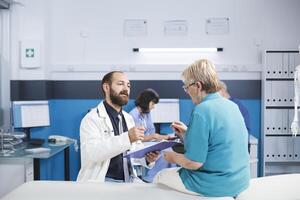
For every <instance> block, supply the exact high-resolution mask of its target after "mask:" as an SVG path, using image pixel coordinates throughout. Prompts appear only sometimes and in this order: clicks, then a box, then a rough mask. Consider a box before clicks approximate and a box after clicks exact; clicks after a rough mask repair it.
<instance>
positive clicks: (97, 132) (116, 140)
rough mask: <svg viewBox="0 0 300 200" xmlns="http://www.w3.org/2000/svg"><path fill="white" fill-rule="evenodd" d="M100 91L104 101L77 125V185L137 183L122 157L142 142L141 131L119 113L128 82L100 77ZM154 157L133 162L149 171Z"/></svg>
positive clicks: (122, 77) (118, 74)
mask: <svg viewBox="0 0 300 200" xmlns="http://www.w3.org/2000/svg"><path fill="white" fill-rule="evenodd" d="M101 87H102V91H103V94H104V101H103V102H101V103H100V104H99V105H98V106H97V107H96V108H93V109H92V110H91V111H90V112H89V113H87V114H86V116H85V117H84V118H83V119H82V121H81V125H80V144H81V169H80V171H79V174H78V177H77V181H100V182H104V181H109V182H136V181H139V179H138V178H136V173H135V170H134V168H133V167H132V163H131V162H130V160H127V159H126V158H124V157H123V155H124V154H125V153H126V151H127V150H130V149H132V148H134V147H135V146H136V145H137V143H139V141H141V140H143V139H144V131H145V130H144V128H143V127H135V124H134V120H133V118H132V117H131V116H130V115H129V114H128V113H126V112H125V111H123V110H122V106H124V105H126V104H127V103H128V96H129V93H130V82H129V80H128V78H127V76H126V74H124V73H123V72H121V71H113V72H109V73H108V74H106V75H105V76H104V77H103V79H102V83H101ZM158 155H159V153H158V152H151V153H149V154H147V155H146V157H145V158H142V159H139V160H138V161H137V160H135V162H138V163H139V164H140V165H143V166H146V167H148V168H151V167H153V165H154V161H155V160H156V159H157V157H158ZM135 164H136V163H135Z"/></svg>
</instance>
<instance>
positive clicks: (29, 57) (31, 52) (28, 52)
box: [20, 40, 41, 69]
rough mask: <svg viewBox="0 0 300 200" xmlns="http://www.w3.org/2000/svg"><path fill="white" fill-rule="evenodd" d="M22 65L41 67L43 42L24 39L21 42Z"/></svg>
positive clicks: (29, 67)
mask: <svg viewBox="0 0 300 200" xmlns="http://www.w3.org/2000/svg"><path fill="white" fill-rule="evenodd" d="M20 51H21V53H20V56H21V57H20V59H21V60H20V67H21V68H27V69H34V68H40V67H41V52H40V51H41V42H40V41H37V40H22V41H21V42H20Z"/></svg>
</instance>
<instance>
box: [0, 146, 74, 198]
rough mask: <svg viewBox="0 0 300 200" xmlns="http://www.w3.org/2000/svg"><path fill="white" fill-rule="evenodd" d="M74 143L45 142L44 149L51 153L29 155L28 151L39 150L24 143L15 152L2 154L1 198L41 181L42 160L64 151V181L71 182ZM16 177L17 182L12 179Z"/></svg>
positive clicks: (0, 167)
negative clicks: (71, 150)
mask: <svg viewBox="0 0 300 200" xmlns="http://www.w3.org/2000/svg"><path fill="white" fill-rule="evenodd" d="M73 143H74V142H72V141H67V142H64V143H57V144H55V143H53V144H51V143H48V142H45V143H44V144H43V145H42V146H39V147H43V148H49V149H50V152H49V153H34V154H33V153H29V152H27V151H26V149H30V148H37V146H32V145H30V144H28V143H25V142H24V143H22V144H21V145H19V146H18V147H17V148H16V150H15V151H13V152H6V153H4V154H3V153H2V154H0V174H1V179H0V197H1V196H2V195H3V194H5V193H7V192H9V191H11V190H12V189H14V188H15V187H17V186H19V185H20V184H22V183H24V182H27V181H32V180H39V179H40V160H41V159H49V158H51V157H53V156H55V155H57V154H58V153H60V152H62V151H64V179H65V180H67V181H69V180H70V162H69V159H70V158H69V156H70V155H69V154H70V149H69V148H70V146H71V145H72V144H73ZM11 177H16V179H17V180H16V181H15V180H14V179H11Z"/></svg>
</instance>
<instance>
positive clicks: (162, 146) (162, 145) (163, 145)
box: [124, 141, 181, 158]
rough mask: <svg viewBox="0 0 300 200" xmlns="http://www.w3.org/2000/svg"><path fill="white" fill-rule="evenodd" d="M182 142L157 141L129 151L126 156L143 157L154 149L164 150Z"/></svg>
mask: <svg viewBox="0 0 300 200" xmlns="http://www.w3.org/2000/svg"><path fill="white" fill-rule="evenodd" d="M178 144H181V143H179V142H175V141H161V142H157V143H154V144H151V145H148V146H145V147H143V148H140V149H137V150H133V151H129V152H127V154H126V155H125V156H124V157H126V158H143V157H144V156H145V155H146V154H147V153H150V152H154V151H162V150H164V149H167V148H169V147H172V146H175V145H178Z"/></svg>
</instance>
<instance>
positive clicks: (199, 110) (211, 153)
mask: <svg viewBox="0 0 300 200" xmlns="http://www.w3.org/2000/svg"><path fill="white" fill-rule="evenodd" d="M182 78H183V82H184V86H183V89H184V90H185V91H186V93H187V94H188V95H189V96H190V97H191V99H192V102H193V103H194V104H195V108H194V109H193V112H192V115H191V117H190V122H189V125H188V127H186V126H185V125H184V124H183V123H182V122H173V123H172V127H173V129H174V130H175V131H176V132H177V134H179V135H181V136H182V137H183V138H184V146H185V153H184V154H179V153H176V152H171V151H170V152H165V153H164V158H165V159H166V160H167V161H168V162H170V163H176V164H178V165H179V166H180V167H179V168H171V169H164V170H162V171H161V172H160V173H159V174H158V175H157V176H156V177H155V180H154V182H155V183H158V184H164V185H166V186H169V187H171V188H173V189H175V190H178V191H181V192H184V193H188V194H194V195H201V196H214V197H219V196H231V197H235V196H237V195H238V194H239V193H240V192H242V191H243V190H245V189H246V188H247V187H248V186H249V179H250V169H249V155H248V150H247V143H248V138H247V129H246V126H245V123H244V120H243V117H242V115H241V112H240V111H239V108H238V106H237V105H236V104H235V103H233V102H231V101H229V100H228V99H225V98H223V97H221V96H220V95H219V94H218V89H219V88H218V87H219V86H218V83H219V80H218V76H217V73H216V70H215V66H214V64H213V63H212V62H211V61H209V60H206V59H202V60H198V61H196V62H194V63H193V64H191V65H190V66H189V67H187V68H186V69H185V70H184V71H183V73H182Z"/></svg>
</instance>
